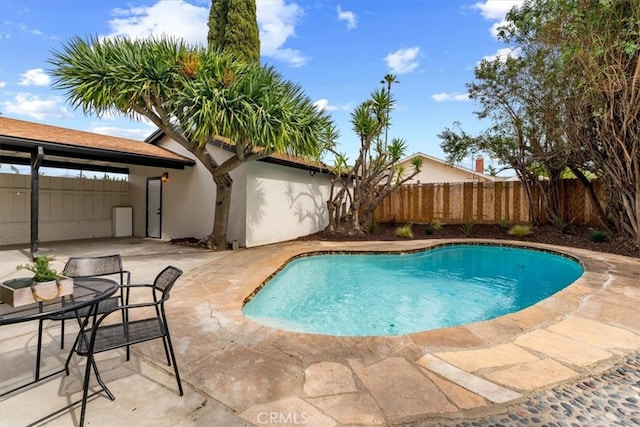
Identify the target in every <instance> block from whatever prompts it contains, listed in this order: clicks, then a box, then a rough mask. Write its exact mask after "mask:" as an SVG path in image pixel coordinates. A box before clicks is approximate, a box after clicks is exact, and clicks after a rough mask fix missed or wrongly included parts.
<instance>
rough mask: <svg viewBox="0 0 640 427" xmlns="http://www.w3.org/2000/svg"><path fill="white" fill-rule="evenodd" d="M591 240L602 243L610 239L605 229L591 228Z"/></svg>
mask: <svg viewBox="0 0 640 427" xmlns="http://www.w3.org/2000/svg"><path fill="white" fill-rule="evenodd" d="M589 240H591V241H592V242H593V243H602V242H606V241H607V240H609V236H608V235H607V233H606V232H605V231H603V230H591V232H590V233H589Z"/></svg>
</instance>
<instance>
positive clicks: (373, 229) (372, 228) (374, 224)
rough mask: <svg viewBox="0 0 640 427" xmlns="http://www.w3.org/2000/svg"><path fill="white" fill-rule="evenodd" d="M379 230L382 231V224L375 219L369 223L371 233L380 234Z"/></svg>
mask: <svg viewBox="0 0 640 427" xmlns="http://www.w3.org/2000/svg"><path fill="white" fill-rule="evenodd" d="M379 231H380V224H378V223H377V222H375V221H374V222H372V223H371V224H369V234H378V232H379Z"/></svg>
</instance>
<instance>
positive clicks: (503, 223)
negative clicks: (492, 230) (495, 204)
mask: <svg viewBox="0 0 640 427" xmlns="http://www.w3.org/2000/svg"><path fill="white" fill-rule="evenodd" d="M498 227H500V228H501V229H502V230H506V229H507V228H509V220H507V219H501V220H500V221H498Z"/></svg>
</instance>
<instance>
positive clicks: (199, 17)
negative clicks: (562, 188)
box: [0, 0, 521, 167]
mask: <svg viewBox="0 0 640 427" xmlns="http://www.w3.org/2000/svg"><path fill="white" fill-rule="evenodd" d="M519 3H521V1H518V0H470V1H467V0H340V1H332V0H298V1H290V0H258V1H257V11H258V25H259V27H260V40H261V60H262V62H263V63H265V64H271V65H274V66H275V67H276V68H277V69H278V70H279V71H280V73H281V74H282V75H283V76H284V77H285V78H286V79H289V80H291V81H293V82H296V83H298V84H299V85H300V86H302V88H303V89H304V90H305V92H306V93H307V94H308V95H309V97H310V98H311V99H312V100H313V101H314V102H316V103H317V104H318V106H320V107H322V108H325V109H327V110H328V111H329V112H330V113H331V114H332V116H333V118H334V121H335V123H336V124H337V126H338V128H339V130H340V132H341V137H340V139H339V144H340V145H339V150H340V151H342V152H345V153H347V155H348V156H349V158H350V159H351V160H353V159H355V157H356V155H357V150H358V141H357V138H356V136H355V134H354V133H353V131H352V130H351V124H350V122H349V119H350V113H351V111H352V110H353V107H354V106H356V105H358V104H359V103H360V102H362V101H364V100H365V99H366V98H367V97H368V96H369V94H370V93H371V92H372V91H373V90H375V89H376V88H378V87H380V80H381V79H382V78H383V77H384V75H385V74H387V73H391V74H395V75H396V77H397V79H398V80H399V82H400V83H399V84H397V85H394V87H393V89H392V93H393V94H394V96H395V98H396V109H395V110H394V111H393V112H392V128H391V130H390V133H389V136H390V137H400V138H404V139H406V140H407V143H408V146H409V149H408V153H407V155H410V154H413V153H415V152H423V153H426V154H429V155H432V156H436V157H440V158H444V154H443V153H442V150H441V149H440V146H439V144H440V140H439V139H438V138H437V136H436V135H437V134H438V133H440V132H441V131H442V130H443V129H444V128H445V127H448V126H449V127H450V126H451V125H452V123H453V122H454V121H460V122H461V123H462V125H463V128H464V129H465V130H467V131H469V132H472V133H473V132H477V131H479V130H481V129H484V128H485V127H487V126H488V123H483V122H480V121H478V120H477V119H476V118H475V116H474V115H473V111H474V110H475V109H476V108H477V106H476V105H475V104H474V102H472V101H470V100H469V99H468V97H467V96H466V86H465V84H466V83H468V82H471V81H472V80H473V68H474V66H475V65H476V64H477V63H478V62H479V61H480V60H481V59H482V58H484V57H493V56H495V55H504V54H505V50H504V47H505V46H504V45H503V44H501V43H499V42H498V41H497V40H496V38H495V27H496V26H497V25H498V24H499V23H500V22H501V21H502V20H503V18H504V15H505V14H506V12H507V11H508V10H509V9H510V8H511V7H512V6H514V5H516V4H519ZM209 7H210V1H209V0H109V1H91V0H89V1H87V0H47V1H45V0H2V2H1V3H0V22H1V23H2V25H1V27H0V111H1V112H2V115H3V116H5V117H11V118H16V119H21V120H28V121H35V122H40V123H44V124H50V125H55V126H62V127H67V128H72V129H78V130H85V131H91V132H97V133H103V134H108V135H115V136H121V137H126V138H132V139H139V140H142V139H144V138H146V137H147V136H148V135H149V134H151V133H152V132H153V131H154V130H155V129H154V127H152V126H151V125H150V124H148V123H146V122H132V121H129V120H126V119H120V118H108V119H102V120H97V119H96V118H94V117H85V116H84V115H83V113H82V111H74V110H72V109H71V108H70V107H69V106H68V105H67V104H66V103H65V100H64V93H62V92H61V91H58V90H54V89H53V88H52V87H51V83H52V82H51V78H50V77H49V76H48V74H47V70H48V69H49V67H50V66H49V64H48V63H47V59H48V58H50V57H51V51H52V50H60V49H61V48H62V46H63V43H65V42H66V41H68V40H69V39H70V38H71V37H73V36H81V37H87V36H107V37H113V36H126V37H146V36H149V35H152V34H153V35H160V34H162V33H165V34H168V35H171V36H179V37H182V38H184V39H186V40H188V41H190V42H197V43H202V44H206V36H207V31H208V27H207V19H208V13H209ZM327 160H329V159H327ZM462 166H466V167H471V160H470V159H469V160H468V161H467V164H465V163H463V164H462Z"/></svg>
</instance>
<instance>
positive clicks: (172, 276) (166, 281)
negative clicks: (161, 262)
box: [153, 265, 182, 299]
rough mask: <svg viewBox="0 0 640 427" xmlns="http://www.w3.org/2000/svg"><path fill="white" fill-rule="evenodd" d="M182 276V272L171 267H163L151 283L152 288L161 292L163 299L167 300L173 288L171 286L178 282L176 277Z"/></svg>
mask: <svg viewBox="0 0 640 427" xmlns="http://www.w3.org/2000/svg"><path fill="white" fill-rule="evenodd" d="M180 276H182V270H180V269H179V268H178V267H174V266H172V265H170V266H168V267H165V269H164V270H162V271H161V272H160V273H158V275H157V276H156V279H155V280H154V281H153V287H154V288H155V289H157V290H159V291H160V292H162V295H163V298H164V299H168V298H169V292H170V291H171V288H172V287H173V284H174V283H175V282H176V280H178V277H180Z"/></svg>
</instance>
